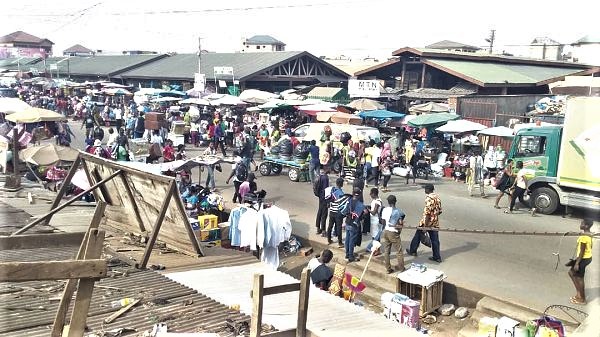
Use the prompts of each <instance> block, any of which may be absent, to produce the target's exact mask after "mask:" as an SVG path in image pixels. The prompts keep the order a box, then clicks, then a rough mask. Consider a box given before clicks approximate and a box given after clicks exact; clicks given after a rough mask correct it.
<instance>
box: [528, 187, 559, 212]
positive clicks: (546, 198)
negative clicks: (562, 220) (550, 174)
mask: <svg viewBox="0 0 600 337" xmlns="http://www.w3.org/2000/svg"><path fill="white" fill-rule="evenodd" d="M529 202H530V204H531V207H535V208H536V209H537V211H538V212H540V213H542V214H552V213H554V212H555V211H556V209H557V208H558V194H557V193H556V192H555V191H554V190H553V189H551V188H550V187H540V188H536V189H535V190H533V192H531V198H530V200H529Z"/></svg>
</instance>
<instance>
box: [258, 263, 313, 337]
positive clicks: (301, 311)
mask: <svg viewBox="0 0 600 337" xmlns="http://www.w3.org/2000/svg"><path fill="white" fill-rule="evenodd" d="M264 282H265V276H264V275H263V274H254V284H253V286H252V291H251V292H250V297H252V317H251V319H250V337H260V336H261V329H262V313H263V300H264V296H267V295H276V294H281V293H287V292H290V291H298V290H299V291H300V295H299V299H298V324H297V326H296V337H306V336H307V330H306V319H307V317H308V296H309V293H310V269H308V268H305V269H304V270H303V271H302V275H301V277H300V283H289V284H282V285H278V286H273V287H268V288H265V287H264Z"/></svg>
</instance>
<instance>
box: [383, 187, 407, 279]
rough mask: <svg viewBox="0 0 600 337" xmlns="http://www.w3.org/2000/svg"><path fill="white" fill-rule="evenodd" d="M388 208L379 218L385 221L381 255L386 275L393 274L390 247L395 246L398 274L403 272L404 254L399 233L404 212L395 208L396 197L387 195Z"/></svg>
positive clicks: (402, 223)
mask: <svg viewBox="0 0 600 337" xmlns="http://www.w3.org/2000/svg"><path fill="white" fill-rule="evenodd" d="M387 201H388V205H389V206H388V207H386V208H384V209H383V211H381V218H382V219H383V220H384V221H385V227H384V231H383V246H382V247H383V255H384V260H385V268H386V270H387V273H388V274H391V273H393V272H394V269H392V266H391V264H390V253H391V251H392V246H395V250H396V257H397V258H398V266H397V269H398V271H400V272H403V271H404V269H405V268H404V253H403V252H402V241H401V240H400V232H401V231H402V226H403V225H404V217H405V215H404V212H402V211H401V210H400V209H399V208H396V196H394V195H389V196H388V197H387Z"/></svg>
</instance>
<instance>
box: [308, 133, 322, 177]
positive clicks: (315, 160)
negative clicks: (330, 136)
mask: <svg viewBox="0 0 600 337" xmlns="http://www.w3.org/2000/svg"><path fill="white" fill-rule="evenodd" d="M308 152H309V153H310V162H308V176H309V177H310V182H311V183H314V182H315V178H316V177H317V176H319V169H320V167H321V162H320V160H319V158H320V157H319V147H318V146H317V142H316V141H315V140H314V139H313V140H311V141H310V146H309V147H308Z"/></svg>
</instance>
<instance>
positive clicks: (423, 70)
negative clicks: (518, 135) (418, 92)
mask: <svg viewBox="0 0 600 337" xmlns="http://www.w3.org/2000/svg"><path fill="white" fill-rule="evenodd" d="M426 69H427V65H426V64H425V63H423V69H422V70H421V88H425V70H426Z"/></svg>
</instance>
